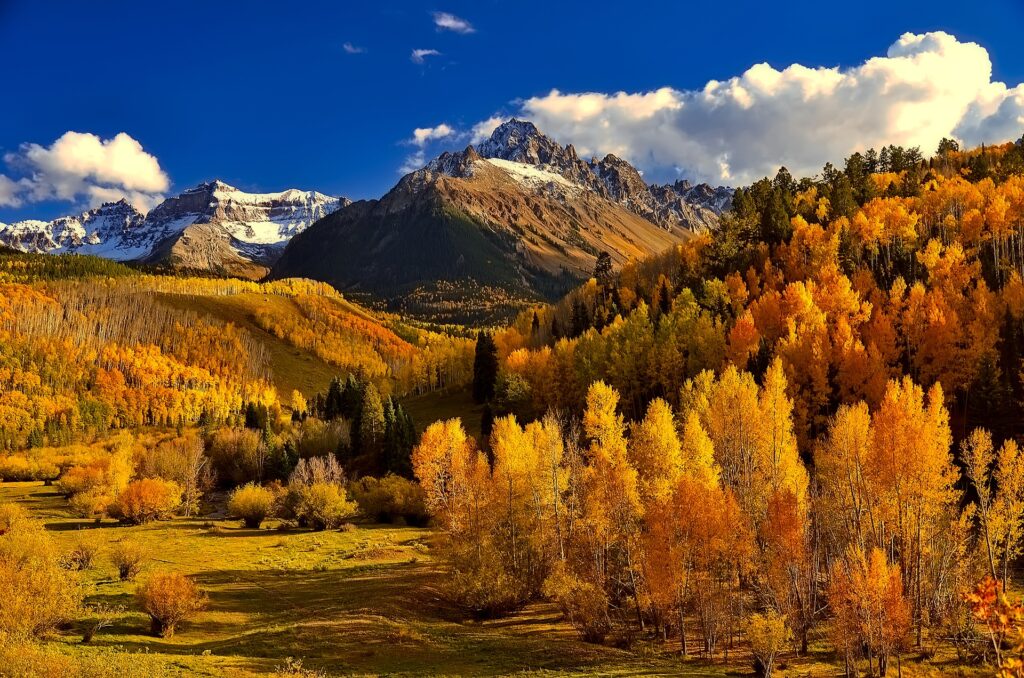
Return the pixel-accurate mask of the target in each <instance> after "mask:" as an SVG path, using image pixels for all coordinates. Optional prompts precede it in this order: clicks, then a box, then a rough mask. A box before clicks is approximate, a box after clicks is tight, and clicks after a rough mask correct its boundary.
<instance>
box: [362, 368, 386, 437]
mask: <svg viewBox="0 0 1024 678" xmlns="http://www.w3.org/2000/svg"><path fill="white" fill-rule="evenodd" d="M384 423H385V420H384V404H383V403H382V402H381V399H380V393H378V392H377V387H376V386H374V385H373V384H367V385H366V388H365V389H364V391H363V404H362V407H361V408H360V412H359V446H360V452H361V453H363V454H378V453H379V452H380V451H381V446H382V445H383V443H384Z"/></svg>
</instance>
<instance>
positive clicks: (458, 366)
mask: <svg viewBox="0 0 1024 678" xmlns="http://www.w3.org/2000/svg"><path fill="white" fill-rule="evenodd" d="M0 288H2V289H0V335H2V336H0V356H2V363H0V364H2V372H0V376H2V379H3V386H4V388H3V389H2V393H0V445H2V446H3V447H4V448H7V449H19V448H22V447H25V446H40V445H42V444H44V443H48V444H65V443H67V442H70V441H72V440H74V439H76V437H77V436H79V435H82V434H96V433H103V432H106V431H107V430H110V429H122V428H138V427H142V426H172V427H173V426H179V427H180V426H192V425H196V424H211V423H232V422H236V421H241V420H242V418H243V417H244V412H245V407H246V406H247V405H248V404H250V403H255V404H258V405H261V406H263V407H266V408H271V409H276V410H280V409H282V408H284V409H287V408H288V407H289V397H290V394H289V393H288V392H284V393H283V394H280V395H279V393H278V389H277V388H276V386H277V384H278V383H280V382H281V381H285V382H286V381H287V379H284V380H281V379H279V378H278V375H276V374H275V368H276V367H277V366H276V365H275V364H274V361H273V360H272V357H273V355H272V353H271V351H270V350H269V349H268V342H267V341H266V336H265V335H268V336H271V337H273V338H275V339H276V340H278V341H279V342H285V343H286V344H288V345H290V346H292V347H294V349H299V350H301V351H303V352H308V353H309V354H312V355H313V356H315V357H317V358H318V359H319V360H320V361H321V364H322V365H324V366H325V367H326V369H328V370H331V372H333V373H334V374H338V373H343V374H344V373H359V374H360V375H362V376H363V377H364V378H366V379H369V380H371V381H373V382H374V383H375V384H376V385H377V387H378V388H379V389H380V390H381V391H382V392H384V393H385V394H392V393H394V394H396V395H404V394H407V393H425V392H429V391H431V390H433V389H436V388H440V387H445V386H459V385H461V384H464V383H467V382H468V380H469V379H470V377H471V373H470V368H469V365H470V361H471V360H472V353H471V352H472V343H471V342H470V341H468V340H465V339H460V338H456V337H450V336H448V335H444V334H438V333H433V332H428V331H425V330H419V329H414V328H411V327H407V326H404V325H400V324H399V323H398V322H397V320H396V319H384V320H381V319H378V318H377V317H376V316H374V315H371V314H369V313H368V312H366V311H364V310H362V309H360V308H359V307H357V306H354V305H352V304H350V303H349V302H347V301H346V300H344V299H343V298H342V297H341V296H340V295H338V294H337V293H336V292H334V291H333V290H332V289H331V288H329V287H327V286H326V285H323V284H319V283H310V282H304V281H280V282H275V283H270V284H266V285H260V284H256V283H250V282H242V281H233V280H213V279H199V278H176V277H162V276H150V275H141V274H138V273H136V272H134V271H132V270H131V269H128V268H126V267H124V266H121V265H118V264H111V263H109V262H105V261H103V260H99V259H94V258H90V257H78V256H62V257H47V256H32V255H10V256H4V257H0ZM207 302H209V303H207ZM211 304H212V305H213V306H214V307H216V308H218V309H219V310H221V311H223V310H224V309H225V308H232V305H234V308H233V309H232V310H235V311H240V313H241V317H242V318H244V322H243V323H236V322H234V320H236V319H237V318H236V317H234V316H232V315H231V314H227V316H226V318H224V317H220V313H218V312H216V311H215V312H212V313H210V312H207V311H208V310H209V309H210V307H211ZM193 309H196V310H193ZM389 326H393V327H395V328H396V329H398V330H399V331H400V332H402V335H403V336H399V335H398V334H396V333H395V331H393V330H392V329H389ZM329 377H330V373H327V374H324V375H323V377H322V379H323V382H324V384H326V381H327V379H329ZM312 394H313V393H312V391H311V390H309V391H307V392H306V396H312Z"/></svg>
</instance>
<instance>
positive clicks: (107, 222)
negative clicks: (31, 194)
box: [0, 181, 350, 263]
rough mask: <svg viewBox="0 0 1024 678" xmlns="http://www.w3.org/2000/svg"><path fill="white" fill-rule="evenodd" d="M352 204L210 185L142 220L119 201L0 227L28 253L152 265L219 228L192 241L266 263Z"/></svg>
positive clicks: (1, 235) (8, 241)
mask: <svg viewBox="0 0 1024 678" xmlns="http://www.w3.org/2000/svg"><path fill="white" fill-rule="evenodd" d="M349 202H350V201H349V200H347V199H345V198H335V197H332V196H328V195H324V194H323V193H317V192H316V191H300V190H298V189H289V190H286V191H281V192H279V193H246V192H245V191H241V190H239V189H237V188H234V187H233V186H229V185H228V184H225V183H223V182H221V181H212V182H209V183H205V184H200V185H199V186H196V187H195V188H191V189H189V190H187V191H184V192H183V193H181V194H180V195H177V196H175V197H172V198H168V199H167V200H165V201H164V202H162V203H160V204H159V205H158V206H157V207H155V208H154V209H153V210H151V211H150V212H149V214H147V215H145V216H144V215H142V214H141V213H140V212H138V211H137V210H135V208H133V207H132V206H131V205H129V204H128V203H127V202H125V201H123V200H122V201H119V202H116V203H107V204H104V205H103V206H101V207H98V208H96V209H94V210H89V211H87V212H84V213H82V214H80V215H77V216H68V217H60V218H58V219H55V220H53V221H50V222H46V221H37V220H28V221H21V222H17V223H14V224H9V225H5V226H3V227H2V228H0V244H3V245H7V246H8V247H12V248H14V249H17V250H21V251H23V252H37V253H54V254H61V253H65V252H75V253H78V254H92V255H96V256H101V257H106V258H109V259H115V260H118V261H137V260H147V261H153V262H155V261H156V260H157V259H159V256H158V253H160V252H163V251H170V250H171V248H172V247H174V246H177V249H176V251H178V252H181V251H182V249H183V247H184V246H183V245H182V244H180V243H178V242H177V241H179V240H180V239H181V236H182V235H183V234H184V233H185V232H186V230H188V229H189V228H190V227H192V226H196V225H207V224H209V225H213V226H214V227H215V228H209V229H200V230H197V231H195V232H194V233H193V238H192V239H190V240H189V241H188V242H189V243H191V244H192V245H193V246H203V247H204V248H205V249H206V250H207V251H217V252H224V253H229V252H233V253H234V255H237V257H239V258H240V259H241V260H249V261H257V260H258V261H260V263H266V262H268V261H272V260H273V259H275V258H276V257H277V256H279V255H280V252H281V250H282V249H283V248H284V245H285V243H287V241H288V240H290V239H291V238H292V237H293V236H294V235H296V234H297V233H301V232H302V231H303V230H305V229H306V228H307V227H308V226H309V225H310V224H312V223H313V222H314V221H317V220H318V219H321V218H323V217H325V216H327V215H328V214H330V213H331V212H334V211H335V210H337V209H339V208H340V207H343V206H344V205H347V204H348V203H349ZM199 236H201V237H203V238H207V239H208V238H218V239H221V240H225V241H227V243H228V244H229V247H230V249H225V248H223V247H218V248H210V247H209V246H206V245H201V243H199V242H198V238H199ZM186 259H187V257H186ZM209 259H210V257H209V256H207V257H205V258H204V259H203V261H204V262H205V261H209Z"/></svg>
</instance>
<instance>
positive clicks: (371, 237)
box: [271, 119, 732, 320]
mask: <svg viewBox="0 0 1024 678" xmlns="http://www.w3.org/2000/svg"><path fill="white" fill-rule="evenodd" d="M731 198H732V191H731V189H727V188H713V187H711V186H707V185H704V184H701V185H699V186H693V185H691V184H689V183H687V182H682V181H680V182H678V183H676V184H671V185H662V186H650V185H648V184H647V183H646V182H645V181H644V180H643V177H642V175H641V174H640V172H638V171H637V170H636V169H635V168H634V167H633V166H632V165H630V164H629V163H627V162H625V161H624V160H622V159H620V158H617V157H615V156H614V155H608V156H605V157H604V158H603V159H601V160H597V159H591V160H589V161H585V160H583V159H581V158H580V157H579V156H578V154H577V152H576V150H575V149H574V148H573V147H572V146H571V145H568V146H561V145H559V144H558V143H556V142H555V141H553V140H552V139H550V138H549V137H547V136H545V135H544V134H543V133H541V132H540V131H539V130H538V129H537V128H536V126H534V125H533V123H530V122H526V121H519V120H515V119H513V120H510V121H507V122H505V123H503V124H502V125H500V126H498V127H497V128H496V129H495V130H494V132H493V133H492V134H491V136H490V138H488V139H486V140H484V141H482V142H481V143H479V144H476V145H475V146H469V147H468V148H466V149H465V150H463V151H458V152H448V153H444V154H442V155H441V156H439V157H438V158H436V159H435V160H433V161H431V162H430V163H428V164H427V165H426V166H425V167H424V168H422V169H420V170H417V171H415V172H412V173H410V174H408V175H406V176H405V177H403V178H402V179H401V180H400V181H399V182H398V185H397V186H395V188H393V189H392V190H391V191H390V192H388V193H387V194H386V195H384V196H383V197H382V198H381V199H379V200H364V201H359V202H355V203H352V204H351V205H348V206H347V207H345V208H344V209H340V210H338V211H337V212H334V213H332V214H330V215H328V216H327V217H325V218H324V219H322V220H320V221H319V222H317V223H316V224H314V225H313V226H311V227H310V228H309V229H308V230H306V231H305V232H303V233H301V234H299V235H297V236H296V237H295V238H294V239H293V240H292V241H291V243H290V244H289V245H288V247H287V248H286V250H285V252H284V254H283V255H282V257H281V258H280V260H279V261H278V262H277V263H276V264H275V265H274V267H273V270H272V271H271V277H274V278H283V277H307V278H314V279H317V280H323V281H325V282H328V283H330V284H332V285H334V286H335V287H337V288H338V289H340V290H342V291H346V292H349V293H364V294H367V295H368V296H369V297H370V298H371V299H373V300H378V301H384V302H385V303H387V304H388V306H389V308H391V309H392V310H400V311H402V312H404V313H407V314H410V315H414V316H416V315H420V316H425V317H430V318H432V319H434V320H449V319H451V320H454V319H456V318H466V317H471V318H473V319H474V320H486V319H489V318H497V317H500V316H503V315H507V314H508V313H509V312H510V311H512V310H514V309H516V308H521V307H522V306H523V305H526V304H529V303H533V302H535V301H537V300H541V299H554V298H557V297H559V296H561V295H562V294H564V293H565V292H566V291H567V290H569V289H571V288H572V287H574V286H575V285H577V284H578V283H579V282H580V281H581V280H585V279H586V278H587V277H589V276H590V275H591V273H592V271H593V270H594V264H595V261H596V259H597V256H598V255H599V254H600V253H601V252H604V251H607V252H608V253H609V254H610V255H611V257H612V260H613V262H615V263H616V264H622V263H623V262H625V261H627V260H629V259H633V258H642V257H644V256H647V255H649V254H652V253H656V252H660V251H663V250H665V249H667V248H669V247H671V246H672V245H674V244H677V243H680V242H683V241H685V240H686V239H688V238H690V237H692V236H693V235H694V233H697V232H703V231H706V230H709V229H713V228H714V227H715V226H716V224H717V222H718V215H719V214H721V212H722V211H723V210H725V209H728V207H729V206H730V203H731Z"/></svg>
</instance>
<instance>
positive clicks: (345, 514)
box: [295, 483, 358, 530]
mask: <svg viewBox="0 0 1024 678" xmlns="http://www.w3.org/2000/svg"><path fill="white" fill-rule="evenodd" d="M357 510H358V506H357V505H356V503H355V502H353V501H349V499H348V496H347V495H346V493H345V488H344V487H342V486H341V485H338V484H336V483H313V484H312V485H302V486H300V487H299V488H298V491H297V493H296V504H295V515H296V517H297V518H298V519H299V520H300V521H302V522H303V523H304V524H306V525H309V526H310V527H312V528H313V529H314V530H334V529H337V528H339V527H341V525H342V524H343V523H344V522H345V520H346V519H348V518H350V517H351V516H353V515H355V513H356V511H357Z"/></svg>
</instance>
